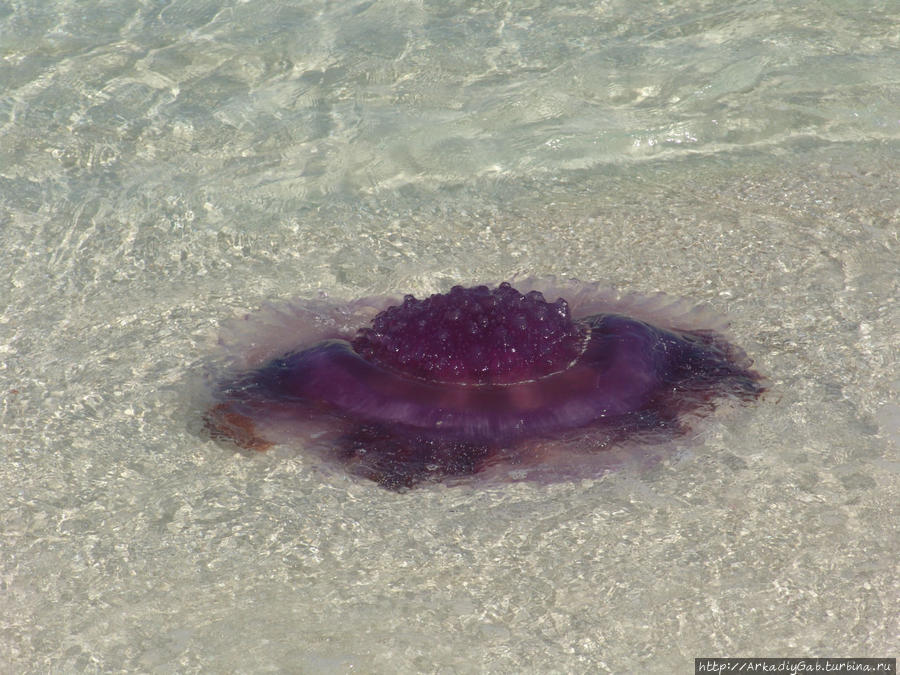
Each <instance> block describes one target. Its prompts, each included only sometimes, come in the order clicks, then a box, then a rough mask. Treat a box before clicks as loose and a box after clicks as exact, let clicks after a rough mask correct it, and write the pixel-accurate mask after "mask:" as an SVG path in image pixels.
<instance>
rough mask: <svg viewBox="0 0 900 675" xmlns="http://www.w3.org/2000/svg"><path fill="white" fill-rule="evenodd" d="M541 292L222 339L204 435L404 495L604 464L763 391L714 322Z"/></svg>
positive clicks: (622, 301)
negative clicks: (291, 448)
mask: <svg viewBox="0 0 900 675" xmlns="http://www.w3.org/2000/svg"><path fill="white" fill-rule="evenodd" d="M540 283H541V282H538V281H532V280H524V281H522V282H517V285H519V286H520V288H522V289H523V290H525V292H524V293H521V292H519V291H518V290H516V289H515V288H513V287H512V286H511V285H510V284H509V283H502V284H500V285H499V286H497V287H495V288H489V287H487V286H475V287H473V288H464V287H462V286H455V287H453V288H452V289H451V290H450V292H449V293H443V294H436V295H432V296H431V297H429V298H426V299H424V300H418V299H416V298H415V297H413V296H412V295H407V296H405V297H404V298H403V300H402V302H399V304H397V301H396V300H394V299H390V298H368V299H363V300H358V301H355V302H353V303H348V304H343V305H340V304H330V303H325V302H305V303H296V304H294V305H289V306H287V307H283V308H280V309H279V308H274V307H273V308H269V309H267V310H264V311H262V312H260V313H258V314H257V315H255V316H251V317H247V318H246V319H244V320H243V321H241V322H238V323H237V324H234V325H232V327H231V329H230V332H226V334H225V335H224V337H223V342H224V343H226V346H228V344H229V343H230V344H231V346H230V350H231V352H232V353H233V356H234V357H235V358H234V363H232V365H231V368H230V369H229V372H228V374H227V375H225V376H224V377H223V376H220V377H219V378H218V379H217V382H216V384H215V389H214V397H215V400H214V402H213V404H212V405H211V406H210V408H209V410H208V412H207V413H206V417H205V422H206V427H207V429H208V430H209V431H210V433H211V435H212V436H213V437H215V438H222V439H227V440H229V441H230V442H232V443H234V444H235V445H237V446H239V447H241V448H244V449H252V450H266V449H268V448H270V447H271V446H273V445H281V444H290V445H297V446H299V447H301V448H303V449H304V450H314V451H315V452H317V453H318V454H319V455H320V456H322V457H324V458H326V460H330V461H332V462H334V463H338V464H339V465H341V466H344V467H345V468H346V469H347V470H348V471H349V472H351V473H352V474H354V475H358V476H362V477H365V478H368V479H371V480H373V481H375V482H377V483H379V484H380V485H382V486H384V487H386V488H389V489H394V490H402V489H406V488H410V487H413V486H415V485H417V484H420V483H426V482H444V483H448V482H455V481H458V480H460V479H463V478H466V477H469V476H472V475H475V474H484V475H490V476H491V477H496V478H497V480H515V479H519V478H528V477H530V476H531V475H532V474H534V475H537V473H540V471H536V469H543V470H544V474H546V473H547V471H546V469H548V467H549V469H550V471H549V473H550V474H552V473H553V468H554V465H556V466H557V467H563V466H565V467H567V468H566V469H565V470H563V469H562V468H560V470H559V471H557V473H558V474H562V473H566V472H567V471H568V472H570V474H571V473H572V466H573V461H572V458H573V457H576V458H577V457H582V458H584V459H585V461H584V462H583V464H584V466H585V467H588V466H592V465H593V464H592V463H591V461H590V459H589V458H591V457H592V456H595V455H596V454H597V453H598V452H600V451H601V450H604V449H608V448H610V447H613V446H617V445H622V444H627V443H649V442H654V441H657V442H658V441H659V440H665V439H668V438H673V437H675V436H678V435H679V434H683V433H684V432H685V431H686V430H687V429H688V422H689V418H691V417H692V416H696V415H697V414H700V413H705V412H709V411H711V410H712V409H713V407H714V405H715V403H716V401H718V400H722V399H732V400H737V401H750V400H753V399H756V398H757V397H758V396H759V395H760V394H761V393H762V392H763V391H764V387H763V386H762V384H761V380H762V378H761V376H760V375H759V374H758V373H756V372H754V371H752V370H750V365H751V363H750V361H749V359H748V358H747V357H746V355H745V354H744V352H743V351H741V350H740V349H739V348H738V347H736V346H734V345H732V344H730V343H729V342H727V341H726V340H725V338H724V337H723V336H722V334H721V332H720V330H721V328H722V322H721V321H719V320H715V319H713V318H712V317H711V316H710V315H709V314H708V313H705V312H703V311H701V310H699V309H696V308H691V307H689V306H688V305H686V304H685V303H683V302H681V301H673V300H672V299H671V298H669V297H668V296H662V295H660V296H651V297H645V296H639V295H634V294H632V295H626V296H618V295H616V294H615V293H613V292H612V291H609V290H605V289H602V288H601V287H599V286H597V285H594V284H582V283H579V282H568V283H564V284H559V283H557V282H555V281H554V280H547V281H545V282H544V288H545V290H546V291H547V292H548V293H549V292H551V291H552V292H553V293H554V295H555V294H556V293H557V292H559V293H566V294H567V295H568V301H567V300H564V299H562V298H561V297H560V298H559V299H557V300H556V301H554V302H548V301H547V300H545V298H544V295H543V294H542V293H541V292H539V291H538V290H535V289H534V286H535V285H538V284H540ZM689 326H693V327H689ZM574 466H575V467H576V468H575V470H574V475H578V468H577V466H578V461H575V462H574Z"/></svg>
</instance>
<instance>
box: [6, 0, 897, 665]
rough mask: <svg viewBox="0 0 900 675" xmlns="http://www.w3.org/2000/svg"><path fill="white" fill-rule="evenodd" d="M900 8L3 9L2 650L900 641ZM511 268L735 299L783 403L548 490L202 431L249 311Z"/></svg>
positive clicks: (187, 653)
mask: <svg viewBox="0 0 900 675" xmlns="http://www.w3.org/2000/svg"><path fill="white" fill-rule="evenodd" d="M897 26H900V3H898V2H896V1H894V2H738V3H721V2H686V1H673V2H653V3H651V2H597V3H586V2H571V3H565V2H553V3H541V2H520V3H501V2H497V3H466V2H439V3H427V2H419V3H416V2H409V3H403V2H358V3H353V2H342V3H312V2H279V3H274V2H264V1H263V2H252V3H251V2H231V3H221V2H219V3H213V2H202V1H199V0H197V1H186V2H154V1H144V2H127V1H116V2H98V1H97V0H87V1H82V2H77V3H76V2H41V3H34V2H16V1H12V2H0V448H2V451H3V453H4V458H3V462H2V463H0V522H2V526H0V536H2V540H0V666H2V667H0V670H9V671H10V672H36V673H37V672H63V673H68V672H83V671H89V672H110V671H121V672H124V671H137V672H159V673H163V672H210V671H235V672H271V671H285V672H351V671H352V672H378V673H382V672H383V673H394V672H442V673H444V672H446V673H449V672H458V673H467V672H496V673H505V672H566V673H568V672H612V673H620V672H635V671H637V670H642V671H643V672H659V673H665V672H690V668H691V667H692V663H693V658H694V657H697V656H713V655H716V656H747V655H771V656H776V655H783V656H800V655H819V656H827V655H832V656H856V655H866V656H887V655H891V654H896V652H897V649H898V647H900V642H898V640H897V635H898V634H900V630H898V628H900V626H898V624H897V619H896V612H895V605H896V601H895V599H896V588H897V571H896V559H897V555H898V553H900V551H898V547H897V541H898V537H897V531H896V523H897V522H898V518H897V515H898V514H897V506H896V505H897V504H898V503H900V486H898V480H897V466H898V465H897V457H896V450H897V443H898V439H900V426H898V425H900V403H898V396H897V394H898V390H900V380H898V377H897V365H896V354H897V346H898V345H897V337H896V336H897V335H898V333H900V321H898V306H900V303H898V301H897V297H898V283H897V259H898V248H900V242H898V231H900V199H898V196H897V195H898V190H897V185H898V170H897V167H898V166H900V152H898V140H900V113H898V110H900V105H898V103H900V97H898V92H900V80H898V76H897V73H898V72H900V67H898V66H900V63H898V61H900V32H898V28H897ZM516 274H519V275H536V276H545V275H557V276H560V277H577V278H580V279H583V280H589V281H595V280H600V281H606V282H608V283H610V284H611V285H615V286H617V287H619V288H622V289H630V290H635V291H639V292H654V291H659V290H662V291H667V292H669V293H672V294H675V295H678V296H683V297H688V298H692V299H694V300H696V301H697V302H704V303H707V304H709V305H711V306H712V307H713V309H715V310H717V311H719V312H722V313H726V314H728V315H729V316H730V317H731V318H732V320H733V324H732V330H733V333H734V336H735V340H736V341H737V342H738V343H739V344H741V345H743V346H744V347H745V348H746V349H747V351H748V352H749V353H750V354H751V356H753V358H754V359H755V360H756V363H757V366H758V367H759V369H760V370H761V371H762V372H764V373H766V374H767V375H768V376H769V378H770V380H771V384H772V392H771V394H770V395H769V396H768V397H767V399H766V400H764V401H762V402H761V403H760V404H758V405H756V406H754V407H752V408H750V409H739V410H723V411H722V414H720V415H717V416H715V417H714V418H713V419H711V420H709V421H708V423H707V424H705V425H703V426H702V427H700V428H699V430H698V432H697V435H696V437H695V438H691V439H688V440H686V441H685V443H684V444H683V445H681V446H679V447H678V448H675V449H674V451H673V453H672V456H671V458H669V459H667V460H666V461H665V462H663V463H662V464H661V465H659V466H656V467H654V468H653V469H652V470H641V469H639V468H634V467H632V468H631V469H623V471H621V472H620V473H614V474H610V475H607V476H605V477H603V478H602V479H597V480H591V481H584V482H579V483H572V484H562V485H554V486H549V487H547V486H535V485H528V484H521V485H509V486H496V487H492V488H489V489H486V490H472V489H465V488H456V489H436V490H430V491H421V492H412V493H409V494H405V495H395V494H388V493H385V492H384V491H380V490H375V489H373V488H372V487H371V486H370V485H365V484H360V483H357V482H354V481H351V480H348V479H346V478H344V477H342V476H336V475H330V474H326V473H322V472H320V471H318V470H317V469H316V467H315V466H312V465H311V464H310V463H308V462H307V461H305V459H304V457H303V455H302V454H300V455H299V456H295V455H292V454H290V453H281V454H279V453H277V452H276V453H274V454H273V455H271V456H266V457H258V458H247V457H244V456H241V455H233V454H231V453H230V452H228V451H227V450H226V449H223V448H222V447H220V446H218V445H216V444H214V443H212V442H210V441H209V440H208V439H206V438H204V437H203V435H202V434H200V433H199V432H198V428H197V427H198V422H197V420H198V419H199V416H200V412H201V411H200V410H199V409H198V407H197V404H196V401H197V400H198V398H202V389H203V386H204V385H203V383H202V378H201V377H200V372H201V370H202V364H203V362H204V359H205V358H206V357H207V356H208V355H209V354H210V353H211V351H212V350H213V347H214V343H215V340H216V334H217V327H218V326H219V325H220V324H221V323H222V322H223V321H225V320H227V319H229V318H231V317H233V316H236V315H239V314H241V313H243V312H246V311H252V310H254V309H255V308H258V307H259V306H260V305H262V304H263V303H266V302H268V301H277V300H289V299H290V298H292V297H297V296H304V297H309V296H311V295H314V294H317V293H327V294H328V295H330V296H333V297H338V298H353V297H358V296H363V295H368V294H375V293H387V292H390V293H397V292H400V293H402V292H407V291H409V292H414V293H416V294H419V295H421V294H427V293H431V292H437V291H442V290H446V289H447V288H449V286H451V285H452V284H453V283H456V282H466V283H471V282H476V281H497V280H502V279H504V278H509V277H511V276H513V275H516ZM892 600H893V601H892Z"/></svg>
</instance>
